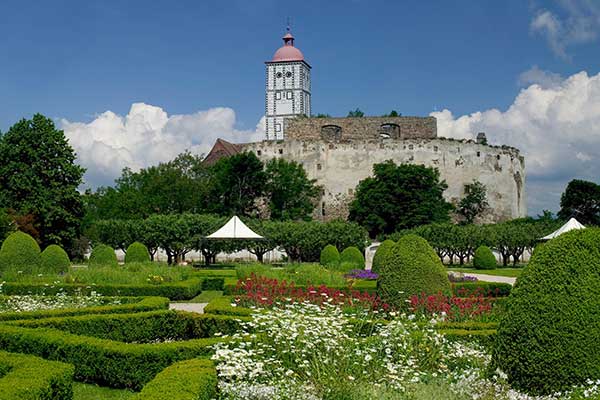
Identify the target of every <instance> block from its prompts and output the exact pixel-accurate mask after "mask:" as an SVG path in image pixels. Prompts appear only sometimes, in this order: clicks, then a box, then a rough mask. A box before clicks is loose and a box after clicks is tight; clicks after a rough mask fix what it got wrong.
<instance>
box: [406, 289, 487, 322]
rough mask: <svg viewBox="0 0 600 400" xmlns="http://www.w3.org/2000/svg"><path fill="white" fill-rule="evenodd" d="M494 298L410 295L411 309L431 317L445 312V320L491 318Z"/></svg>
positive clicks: (415, 312)
mask: <svg viewBox="0 0 600 400" xmlns="http://www.w3.org/2000/svg"><path fill="white" fill-rule="evenodd" d="M493 305H494V298H492V297H486V296H484V295H483V293H481V292H479V293H478V294H477V295H472V296H469V297H462V296H460V297H459V296H456V295H451V296H448V295H445V294H441V293H437V294H429V295H427V294H419V295H412V296H411V297H410V305H409V308H410V311H411V312H412V313H414V314H416V315H424V316H427V317H431V316H432V315H440V314H442V313H443V315H444V320H445V321H473V320H478V321H481V320H489V319H490V318H491V314H492V308H493Z"/></svg>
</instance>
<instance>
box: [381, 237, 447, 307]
mask: <svg viewBox="0 0 600 400" xmlns="http://www.w3.org/2000/svg"><path fill="white" fill-rule="evenodd" d="M377 273H379V279H378V280H377V293H378V294H379V296H380V297H381V299H382V300H383V301H384V302H386V303H388V304H390V305H394V306H397V307H401V308H404V307H406V300H408V299H409V298H410V296H412V295H419V294H422V293H426V294H433V293H438V292H441V293H444V294H450V292H451V287H450V281H449V280H448V274H447V273H446V269H445V268H444V266H443V265H442V262H441V261H440V259H439V257H438V256H437V254H436V253H435V251H434V250H433V249H432V248H431V246H430V245H429V244H428V243H427V241H426V240H425V239H423V238H422V237H419V236H417V235H412V234H411V235H406V236H403V237H402V238H400V240H399V241H398V243H397V244H396V245H394V246H392V248H391V249H390V250H389V251H388V252H387V253H386V254H384V256H383V257H382V260H381V266H380V269H379V270H378V271H377Z"/></svg>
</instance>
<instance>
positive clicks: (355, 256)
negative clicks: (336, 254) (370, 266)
mask: <svg viewBox="0 0 600 400" xmlns="http://www.w3.org/2000/svg"><path fill="white" fill-rule="evenodd" d="M340 263H348V264H352V265H353V266H354V268H355V269H363V268H364V267H365V256H363V253H362V252H361V251H360V250H359V249H358V248H357V247H354V246H350V247H346V248H345V249H344V251H342V254H341V255H340ZM351 269H352V268H351Z"/></svg>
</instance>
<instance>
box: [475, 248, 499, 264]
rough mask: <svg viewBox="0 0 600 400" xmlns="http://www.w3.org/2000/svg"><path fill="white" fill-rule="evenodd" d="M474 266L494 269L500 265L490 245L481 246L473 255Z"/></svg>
mask: <svg viewBox="0 0 600 400" xmlns="http://www.w3.org/2000/svg"><path fill="white" fill-rule="evenodd" d="M473 266H474V267H475V268H477V269H494V268H496V267H497V266H498V263H497V262H496V257H495V256H494V253H492V250H491V249H490V248H489V247H487V246H479V247H478V248H477V250H475V255H474V256H473Z"/></svg>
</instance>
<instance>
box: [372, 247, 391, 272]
mask: <svg viewBox="0 0 600 400" xmlns="http://www.w3.org/2000/svg"><path fill="white" fill-rule="evenodd" d="M395 245H396V242H394V241H393V240H390V239H386V240H384V241H383V242H382V243H381V244H380V245H379V247H378V248H377V250H376V251H375V254H374V255H373V264H372V265H371V271H373V272H376V273H379V269H380V268H381V260H383V258H384V255H385V254H386V253H387V252H388V251H390V249H391V248H392V247H393V246H395Z"/></svg>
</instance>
